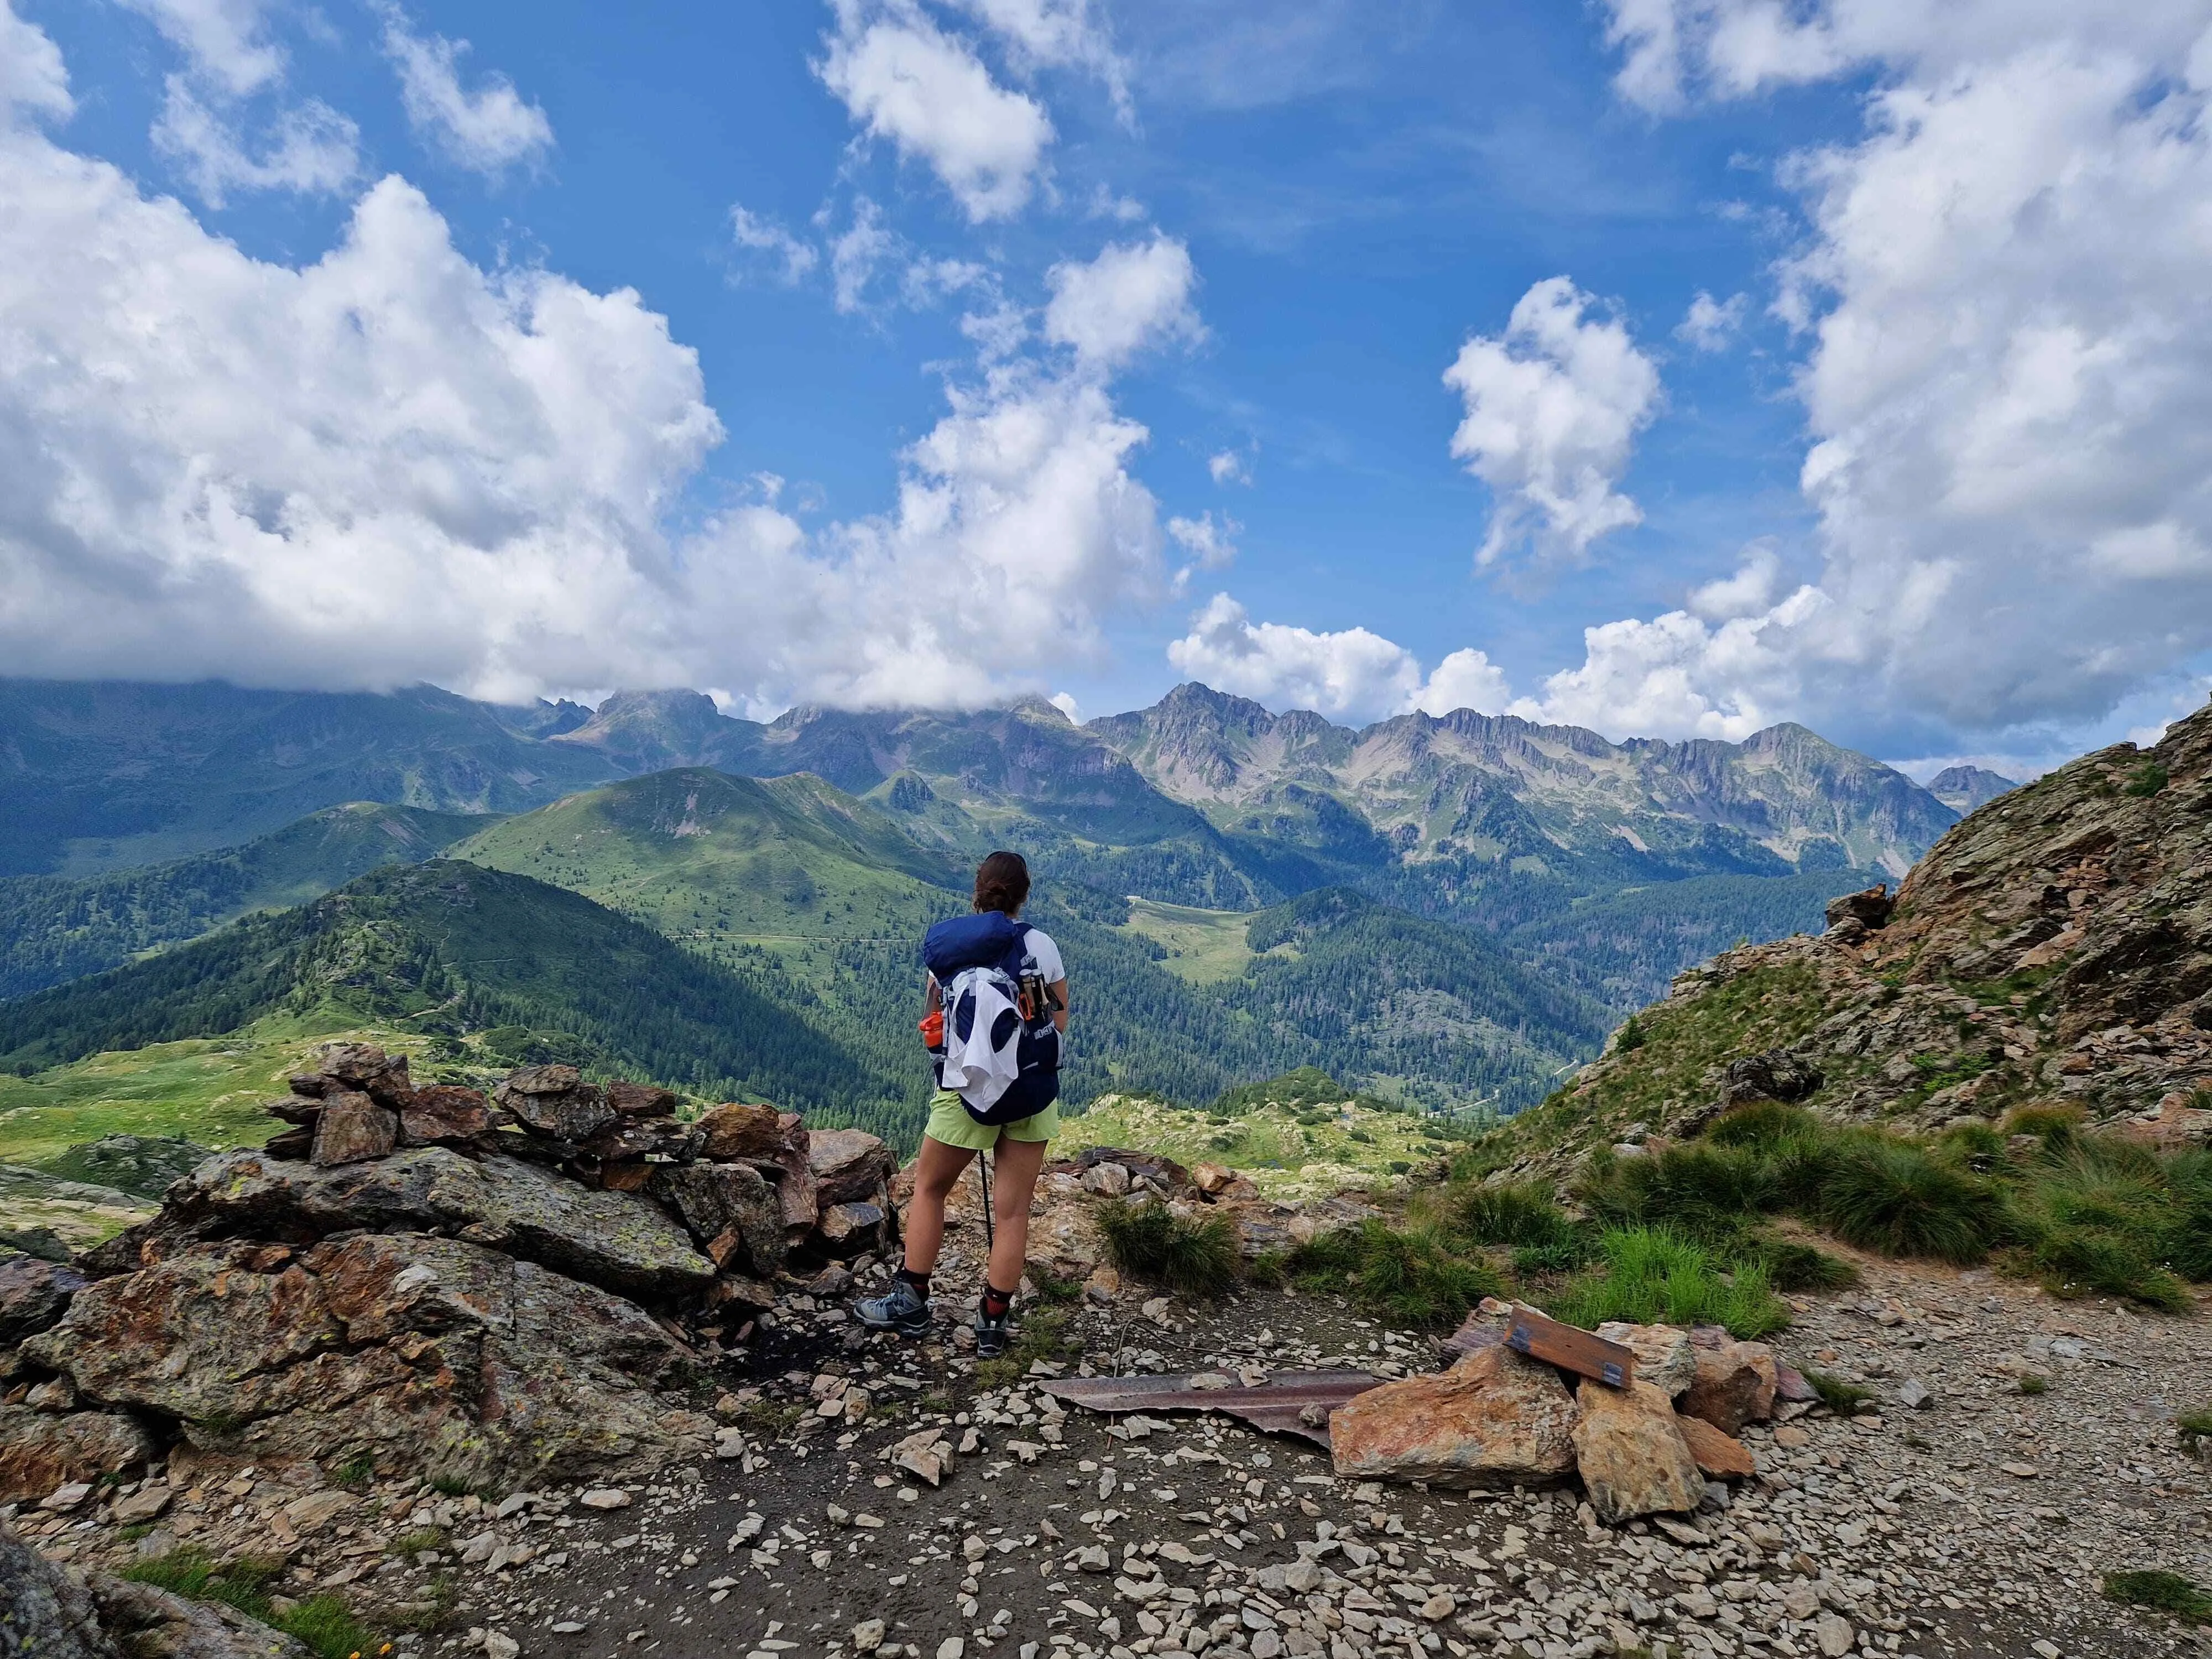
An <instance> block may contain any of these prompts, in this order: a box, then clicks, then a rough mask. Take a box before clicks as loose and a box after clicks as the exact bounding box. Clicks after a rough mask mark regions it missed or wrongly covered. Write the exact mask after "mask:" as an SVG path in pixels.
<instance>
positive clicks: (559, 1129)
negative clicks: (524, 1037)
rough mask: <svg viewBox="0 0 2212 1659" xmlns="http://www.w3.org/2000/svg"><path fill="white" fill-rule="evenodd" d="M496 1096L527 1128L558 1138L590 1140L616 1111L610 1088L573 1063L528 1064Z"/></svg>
mask: <svg viewBox="0 0 2212 1659" xmlns="http://www.w3.org/2000/svg"><path fill="white" fill-rule="evenodd" d="M493 1098H494V1099H495V1100H496V1101H497V1102H498V1103H499V1104H500V1106H501V1108H502V1109H505V1110H506V1111H507V1112H508V1113H510V1114H511V1115H513V1118H514V1121H516V1122H518V1123H520V1124H521V1125H522V1127H524V1128H526V1129H528V1130H531V1131H532V1132H533V1133H537V1134H541V1135H544V1136H547V1137H549V1138H550V1139H555V1140H568V1141H585V1140H589V1139H591V1138H592V1136H593V1135H595V1134H597V1133H599V1131H600V1130H601V1129H604V1128H605V1127H607V1125H608V1124H610V1123H611V1122H613V1121H614V1120H615V1115H616V1114H615V1109H614V1108H613V1107H612V1106H611V1105H609V1104H608V1103H607V1096H606V1091H605V1090H604V1089H602V1088H600V1087H599V1085H597V1084H596V1083H586V1082H585V1081H584V1079H583V1077H582V1074H581V1073H579V1072H578V1071H577V1070H576V1068H575V1067H574V1066H524V1067H523V1068H522V1069H521V1070H520V1071H519V1072H515V1073H511V1074H509V1076H508V1077H507V1081H506V1082H504V1083H502V1084H501V1085H499V1089H498V1091H497V1092H496V1093H495V1095H494V1096H493Z"/></svg>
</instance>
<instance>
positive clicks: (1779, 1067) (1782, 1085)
mask: <svg viewBox="0 0 2212 1659" xmlns="http://www.w3.org/2000/svg"><path fill="white" fill-rule="evenodd" d="M1826 1081H1827V1079H1826V1078H1825V1077H1823V1076H1822V1075H1821V1074H1820V1070H1819V1068H1818V1067H1817V1066H1814V1065H1813V1064H1812V1063H1811V1062H1810V1061H1809V1060H1806V1059H1805V1058H1804V1057H1803V1056H1802V1055H1801V1054H1794V1053H1792V1052H1791V1051H1790V1050H1789V1049H1787V1048H1769V1049H1767V1050H1766V1051H1765V1053H1764V1054H1750V1055H1747V1056H1746V1057H1745V1058H1743V1059H1741V1060H1731V1061H1729V1068H1728V1072H1727V1074H1726V1077H1725V1079H1724V1080H1723V1083H1722V1085H1721V1103H1722V1104H1723V1106H1741V1105H1745V1104H1747V1103H1749V1102H1752V1101H1754V1100H1778V1101H1782V1102H1784V1103H1786V1104H1790V1105H1793V1106H1794V1105H1795V1104H1796V1103H1797V1102H1799V1101H1801V1100H1805V1099H1808V1098H1809V1097H1811V1096H1812V1095H1813V1094H1814V1093H1815V1092H1816V1091H1818V1090H1819V1089H1820V1085H1822V1084H1823V1083H1825V1082H1826Z"/></svg>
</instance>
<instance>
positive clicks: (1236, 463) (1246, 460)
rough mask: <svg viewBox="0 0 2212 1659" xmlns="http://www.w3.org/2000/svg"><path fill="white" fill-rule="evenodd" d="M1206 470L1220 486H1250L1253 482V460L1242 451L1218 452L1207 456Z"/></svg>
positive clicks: (1225, 450)
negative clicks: (1233, 484)
mask: <svg viewBox="0 0 2212 1659" xmlns="http://www.w3.org/2000/svg"><path fill="white" fill-rule="evenodd" d="M1206 472H1207V474H1208V475H1209V476H1210V477H1212V479H1213V482H1214V483H1218V484H1232V483H1238V484H1249V483H1251V482H1252V461H1251V458H1250V457H1249V455H1247V454H1245V453H1243V451H1242V450H1236V449H1224V450H1218V451H1217V452H1216V453H1213V454H1212V455H1209V456H1207V457H1206Z"/></svg>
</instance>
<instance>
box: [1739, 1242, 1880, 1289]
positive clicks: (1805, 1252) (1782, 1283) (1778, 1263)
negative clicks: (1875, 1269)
mask: <svg viewBox="0 0 2212 1659" xmlns="http://www.w3.org/2000/svg"><path fill="white" fill-rule="evenodd" d="M1719 1254H1720V1255H1723V1258H1726V1257H1728V1256H1730V1255H1740V1256H1741V1259H1742V1260H1744V1261H1749V1262H1753V1263H1755V1264H1756V1265H1757V1266H1759V1267H1763V1268H1765V1270H1766V1281H1767V1283H1768V1284H1770V1285H1772V1286H1773V1287H1774V1288H1775V1289H1776V1290H1778V1291H1840V1290H1842V1289H1844V1287H1845V1286H1846V1285H1856V1284H1857V1283H1858V1280H1859V1270H1858V1269H1857V1267H1853V1266H1851V1264H1850V1262H1848V1261H1844V1259H1843V1258H1842V1257H1841V1256H1834V1255H1829V1254H1828V1253H1827V1252H1826V1250H1823V1249H1818V1248H1816V1247H1814V1245H1811V1244H1800V1243H1797V1242H1796V1240H1795V1239H1788V1238H1778V1237H1775V1236H1774V1235H1773V1234H1771V1233H1769V1232H1765V1231H1760V1230H1759V1229H1756V1228H1754V1229H1753V1230H1752V1231H1749V1232H1747V1233H1746V1234H1745V1235H1744V1236H1743V1241H1742V1243H1741V1245H1740V1246H1739V1247H1737V1249H1735V1250H1734V1251H1729V1250H1723V1251H1721V1252H1719Z"/></svg>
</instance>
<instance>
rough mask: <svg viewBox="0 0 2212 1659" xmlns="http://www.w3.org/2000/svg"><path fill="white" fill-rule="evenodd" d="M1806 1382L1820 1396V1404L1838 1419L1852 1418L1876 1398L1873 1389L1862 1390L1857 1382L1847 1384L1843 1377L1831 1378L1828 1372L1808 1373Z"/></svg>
mask: <svg viewBox="0 0 2212 1659" xmlns="http://www.w3.org/2000/svg"><path fill="white" fill-rule="evenodd" d="M1805 1380H1806V1381H1807V1382H1808V1383H1811V1384H1812V1385H1813V1392H1814V1393H1815V1394H1817V1395H1820V1403H1821V1404H1822V1405H1824V1406H1826V1407H1827V1408H1828V1409H1829V1410H1830V1411H1832V1412H1833V1413H1835V1414H1836V1415H1837V1416H1838V1417H1849V1416H1850V1415H1851V1414H1852V1413H1854V1412H1856V1411H1857V1410H1858V1408H1859V1407H1861V1406H1863V1405H1864V1404H1866V1402H1867V1401H1869V1400H1871V1399H1873V1398H1874V1394H1873V1391H1872V1390H1871V1389H1862V1388H1861V1387H1859V1386H1858V1384H1857V1383H1846V1382H1844V1380H1843V1379H1842V1378H1841V1377H1838V1376H1829V1375H1828V1374H1827V1373H1826V1371H1807V1372H1806V1373H1805Z"/></svg>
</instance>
